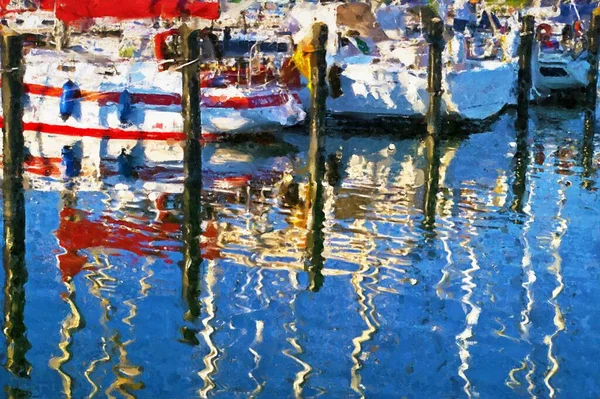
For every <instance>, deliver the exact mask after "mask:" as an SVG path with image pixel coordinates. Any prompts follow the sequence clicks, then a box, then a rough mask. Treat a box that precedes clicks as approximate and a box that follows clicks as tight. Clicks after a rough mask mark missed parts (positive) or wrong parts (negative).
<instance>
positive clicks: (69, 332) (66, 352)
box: [49, 278, 85, 398]
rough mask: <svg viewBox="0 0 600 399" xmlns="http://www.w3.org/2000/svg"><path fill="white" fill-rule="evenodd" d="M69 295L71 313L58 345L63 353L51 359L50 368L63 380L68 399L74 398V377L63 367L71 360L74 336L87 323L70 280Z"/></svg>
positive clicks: (65, 296)
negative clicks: (78, 305)
mask: <svg viewBox="0 0 600 399" xmlns="http://www.w3.org/2000/svg"><path fill="white" fill-rule="evenodd" d="M65 286H66V288H67V294H66V295H64V296H63V299H64V301H65V302H66V303H67V304H68V305H69V310H70V313H69V314H68V315H67V317H65V319H64V320H63V321H62V323H61V327H60V337H61V340H60V342H59V343H58V348H59V350H60V352H61V354H60V356H54V357H52V358H51V359H50V362H49V366H50V368H51V369H53V370H55V371H56V372H57V373H58V375H59V376H60V379H61V380H62V386H63V392H64V394H65V396H66V397H67V398H72V397H73V382H72V377H71V376H70V375H69V374H68V373H67V372H65V371H64V370H63V366H64V365H65V364H66V363H67V362H69V360H71V357H72V356H73V354H72V353H71V345H72V344H73V335H74V334H75V333H76V332H77V331H79V330H81V329H82V328H83V327H85V321H84V319H83V317H82V316H81V313H80V312H79V309H78V307H77V305H76V304H75V286H74V285H73V280H72V279H70V278H69V279H68V281H67V282H65Z"/></svg>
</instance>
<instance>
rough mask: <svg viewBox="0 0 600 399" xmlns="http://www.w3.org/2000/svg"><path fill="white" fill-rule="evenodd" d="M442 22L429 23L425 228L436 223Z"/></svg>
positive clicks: (433, 21) (429, 227) (435, 20)
mask: <svg viewBox="0 0 600 399" xmlns="http://www.w3.org/2000/svg"><path fill="white" fill-rule="evenodd" d="M443 33H444V23H443V22H442V20H441V19H439V18H433V19H432V20H431V21H430V24H429V26H428V34H427V41H428V42H429V64H428V66H427V90H428V91H429V110H428V111H427V136H426V137H425V151H426V158H427V167H426V170H425V193H424V196H423V227H424V228H425V229H427V230H430V229H432V228H433V227H434V226H435V209H436V204H437V193H438V185H439V174H440V173H439V168H440V154H439V135H440V133H441V130H442V109H441V107H442V94H443V90H442V51H443V50H444V39H443V36H442V35H443Z"/></svg>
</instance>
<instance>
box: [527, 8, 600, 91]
mask: <svg viewBox="0 0 600 399" xmlns="http://www.w3.org/2000/svg"><path fill="white" fill-rule="evenodd" d="M597 6H598V3H597V2H595V3H589V4H576V3H575V2H570V3H567V4H560V5H559V6H554V7H539V8H532V9H529V10H527V13H530V14H532V15H535V16H536V17H537V18H536V19H537V21H539V22H538V23H537V28H536V39H537V40H536V46H535V50H534V51H535V57H534V65H533V66H532V70H533V84H534V87H535V89H536V91H535V95H536V96H538V97H545V96H547V95H549V94H550V93H551V92H552V91H555V90H570V89H580V88H584V87H586V86H587V84H588V76H587V75H588V71H589V69H590V64H589V63H588V60H587V56H588V52H587V47H588V36H587V35H588V30H589V23H590V16H591V14H592V11H593V10H594V9H595V8H596V7H597Z"/></svg>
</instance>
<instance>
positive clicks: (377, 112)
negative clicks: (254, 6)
mask: <svg viewBox="0 0 600 399" xmlns="http://www.w3.org/2000/svg"><path fill="white" fill-rule="evenodd" d="M407 10H408V9H407V8H403V9H401V10H399V11H398V12H397V13H396V14H401V15H402V14H404V15H405V16H407V15H408V11H407ZM369 15H370V9H369V8H368V6H367V5H365V4H360V3H353V4H339V3H334V4H328V5H310V4H306V3H305V4H302V5H300V6H297V7H295V8H294V9H293V10H292V17H293V18H294V23H295V24H296V25H298V26H300V27H301V28H300V29H299V30H298V32H297V33H296V34H295V40H296V42H300V41H301V40H302V39H303V37H305V35H306V34H307V32H308V29H309V28H310V25H312V23H314V22H316V21H319V22H324V23H326V24H327V25H328V28H329V37H328V48H327V53H328V57H327V58H328V64H329V65H334V64H335V65H337V66H339V67H340V68H341V74H340V86H341V91H342V92H343V94H342V95H341V96H339V97H337V98H329V99H328V100H327V108H328V110H329V111H330V112H331V113H332V114H333V115H342V116H350V117H360V118H374V117H402V118H422V117H423V116H424V115H425V114H426V112H427V109H428V104H429V93H428V91H427V72H426V66H427V54H428V48H427V47H428V45H427V43H426V41H425V38H424V37H423V36H422V35H421V34H416V35H414V34H413V35H411V33H410V32H411V29H412V30H413V31H414V30H419V29H420V28H415V27H414V26H410V24H411V23H413V24H414V21H413V22H409V23H408V24H404V26H405V29H404V33H403V34H404V39H403V40H391V39H389V38H388V37H387V35H386V33H385V32H384V31H383V30H381V29H378V28H377V27H374V23H375V22H376V20H375V18H374V17H373V16H372V15H370V16H369ZM356 16H361V18H356ZM417 16H418V14H417ZM356 21H360V23H356ZM417 22H418V21H417ZM400 26H402V25H400ZM395 36H396V37H399V34H398V33H397V34H396V35H395ZM504 36H505V37H504V38H502V35H501V34H500V33H499V32H495V33H491V32H490V33H480V34H478V35H477V36H476V37H475V38H470V37H469V35H468V34H467V35H463V34H462V33H456V34H455V35H454V39H453V40H452V41H451V42H450V43H447V45H446V51H445V55H444V57H445V60H446V61H448V62H446V63H445V65H446V67H445V68H444V81H443V89H444V93H443V97H442V100H443V102H442V109H443V111H444V112H445V113H446V116H447V117H449V118H456V119H463V120H484V119H487V118H490V117H493V116H495V115H497V114H498V113H500V112H501V111H502V110H503V109H504V108H505V107H506V106H507V105H510V104H514V103H515V102H516V96H515V88H516V77H517V68H516V62H515V58H514V49H515V45H514V44H515V38H516V37H517V36H518V34H517V33H516V32H513V33H512V34H511V35H504ZM368 38H371V40H370V39H368ZM500 42H503V43H505V45H504V48H502V50H500V48H501V46H500ZM471 50H473V51H471ZM476 50H481V51H479V53H477V51H476ZM503 58H504V60H503ZM303 100H304V98H303ZM303 102H304V103H306V101H303Z"/></svg>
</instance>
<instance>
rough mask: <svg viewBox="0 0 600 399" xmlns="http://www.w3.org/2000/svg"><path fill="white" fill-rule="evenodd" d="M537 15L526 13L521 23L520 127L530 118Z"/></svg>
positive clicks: (518, 115)
mask: <svg viewBox="0 0 600 399" xmlns="http://www.w3.org/2000/svg"><path fill="white" fill-rule="evenodd" d="M534 30H535V17H534V16H533V15H526V16H525V18H523V23H522V25H521V42H520V44H519V73H518V93H517V121H518V123H519V126H520V127H523V126H524V125H526V124H527V119H528V118H529V97H530V95H531V81H532V73H531V62H532V58H533V40H534Z"/></svg>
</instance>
